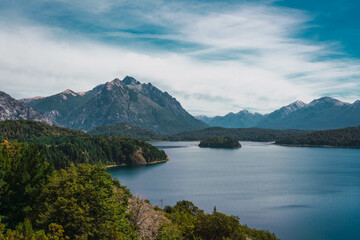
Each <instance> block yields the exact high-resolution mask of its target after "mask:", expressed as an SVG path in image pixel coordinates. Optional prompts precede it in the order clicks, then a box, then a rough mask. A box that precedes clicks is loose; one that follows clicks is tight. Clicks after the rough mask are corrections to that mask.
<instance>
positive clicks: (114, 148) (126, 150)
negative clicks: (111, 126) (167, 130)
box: [25, 136, 167, 169]
mask: <svg viewBox="0 0 360 240" xmlns="http://www.w3.org/2000/svg"><path fill="white" fill-rule="evenodd" d="M25 141H26V142H31V143H36V146H37V147H38V148H39V149H41V150H43V151H44V152H45V155H46V157H47V159H48V161H49V162H51V163H52V164H54V166H55V168H56V169H59V168H64V167H66V166H69V164H70V163H91V164H100V163H101V164H105V165H112V164H115V165H136V164H137V162H136V161H135V157H134V154H135V153H136V152H137V151H141V155H142V156H143V157H144V158H145V160H146V163H152V162H155V161H164V160H167V155H166V154H165V152H164V151H163V150H159V149H158V148H156V147H154V146H152V145H151V144H149V143H146V142H143V141H140V140H137V139H134V138H121V137H102V136H86V137H66V136H61V137H57V136H54V137H43V138H36V139H26V140H25Z"/></svg>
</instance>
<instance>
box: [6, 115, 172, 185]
mask: <svg viewBox="0 0 360 240" xmlns="http://www.w3.org/2000/svg"><path fill="white" fill-rule="evenodd" d="M0 126H2V128H1V130H0V138H3V139H7V140H14V139H16V140H17V141H19V142H23V143H32V144H34V146H36V147H37V148H38V149H39V150H42V151H44V153H45V156H46V159H47V161H48V162H50V163H51V164H53V165H54V167H55V168H56V169H60V168H65V167H67V166H69V164H70V163H92V164H106V165H113V164H114V165H115V164H116V165H136V164H139V163H138V162H136V157H135V155H136V154H137V153H139V154H140V155H141V156H142V157H143V158H144V161H143V162H142V163H141V164H147V163H152V162H157V161H165V160H167V156H166V154H165V152H164V151H162V150H159V149H158V148H156V147H154V146H152V145H151V144H149V143H146V142H143V141H140V140H137V139H133V138H120V137H103V136H91V135H88V134H86V133H84V132H81V131H74V130H70V129H66V128H59V127H54V126H50V125H46V124H43V123H39V122H35V121H28V120H26V121H25V120H17V121H10V120H9V121H0ZM0 185H1V182H0Z"/></svg>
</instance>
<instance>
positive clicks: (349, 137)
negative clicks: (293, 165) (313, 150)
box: [276, 126, 360, 148]
mask: <svg viewBox="0 0 360 240" xmlns="http://www.w3.org/2000/svg"><path fill="white" fill-rule="evenodd" d="M276 144H282V145H293V146H332V147H356V148H360V126H359V127H348V128H343V129H336V130H322V131H315V132H311V133H308V134H304V135H300V136H288V137H285V138H282V139H279V140H277V141H276Z"/></svg>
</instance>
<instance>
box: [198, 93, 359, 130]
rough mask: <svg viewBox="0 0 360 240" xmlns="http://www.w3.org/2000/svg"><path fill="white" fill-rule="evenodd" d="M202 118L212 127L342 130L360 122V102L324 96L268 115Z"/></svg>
mask: <svg viewBox="0 0 360 240" xmlns="http://www.w3.org/2000/svg"><path fill="white" fill-rule="evenodd" d="M199 119H201V120H203V121H204V122H206V123H207V124H208V125H209V126H220V127H226V128H238V127H258V128H268V129H304V130H325V129H338V128H345V127H352V126H358V125H360V101H356V102H354V103H353V104H351V103H346V102H342V101H339V100H337V99H334V98H330V97H322V98H319V99H315V100H313V101H312V102H310V103H309V104H306V103H304V102H301V101H296V102H293V103H291V104H289V105H287V106H284V107H282V108H280V109H278V110H276V111H274V112H272V113H269V114H265V115H261V114H258V113H249V112H248V111H246V110H244V111H240V112H239V113H237V114H234V113H229V114H227V115H225V116H222V117H220V116H217V117H214V118H207V117H206V116H201V117H199Z"/></svg>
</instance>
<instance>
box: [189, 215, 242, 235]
mask: <svg viewBox="0 0 360 240" xmlns="http://www.w3.org/2000/svg"><path fill="white" fill-rule="evenodd" d="M194 233H195V236H198V237H199V238H200V239H206V240H218V239H219V240H221V239H229V240H230V239H231V240H246V237H245V234H244V233H243V232H242V231H241V225H240V223H239V218H237V217H234V216H227V215H225V214H223V213H219V212H214V213H213V214H201V215H200V216H199V217H198V218H197V220H196V225H195V228H194Z"/></svg>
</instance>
